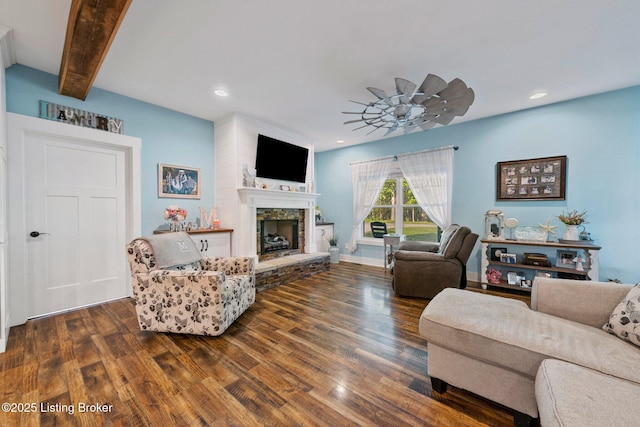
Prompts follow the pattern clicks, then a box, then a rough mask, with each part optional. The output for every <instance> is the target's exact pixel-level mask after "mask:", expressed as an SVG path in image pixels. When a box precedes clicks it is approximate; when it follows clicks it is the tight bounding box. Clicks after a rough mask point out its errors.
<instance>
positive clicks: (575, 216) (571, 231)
mask: <svg viewBox="0 0 640 427" xmlns="http://www.w3.org/2000/svg"><path fill="white" fill-rule="evenodd" d="M558 219H559V220H560V221H561V222H562V223H563V224H564V225H565V226H566V229H565V232H564V236H563V239H564V240H573V241H576V240H578V226H579V225H582V224H586V223H587V211H582V212H578V211H577V210H573V211H571V212H567V213H566V214H565V213H564V212H562V214H560V215H558Z"/></svg>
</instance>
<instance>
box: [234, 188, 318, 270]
mask: <svg viewBox="0 0 640 427" xmlns="http://www.w3.org/2000/svg"><path fill="white" fill-rule="evenodd" d="M238 194H239V195H240V210H239V214H240V215H239V218H238V220H239V223H240V224H246V226H242V227H238V229H237V233H238V236H237V237H238V240H237V244H238V253H241V254H243V255H251V256H255V257H256V258H257V259H258V261H266V260H269V259H273V258H279V257H284V256H288V255H294V254H302V253H305V254H311V253H314V252H316V251H317V249H316V245H315V199H316V197H317V194H313V193H304V192H298V191H284V190H282V191H281V190H268V189H259V188H240V189H238ZM294 228H295V229H296V231H295V232H294V231H293V230H294ZM235 232H236V231H234V233H235ZM265 234H266V236H267V238H268V237H269V235H270V234H271V235H272V236H271V237H272V239H271V243H272V244H271V245H270V246H269V250H267V251H265V250H264V249H265V248H264V246H265V244H264V240H265V237H263V236H264V235H265ZM284 240H286V241H287V242H286V243H287V244H288V245H289V247H286V245H285V244H284Z"/></svg>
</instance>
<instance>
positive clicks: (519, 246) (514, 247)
mask: <svg viewBox="0 0 640 427" xmlns="http://www.w3.org/2000/svg"><path fill="white" fill-rule="evenodd" d="M481 242H482V262H481V274H482V277H481V283H482V284H483V285H488V286H496V287H501V288H509V289H519V290H522V291H526V292H531V288H530V287H522V286H520V285H516V284H509V283H508V281H507V280H506V277H507V272H508V271H510V270H524V271H528V272H529V275H530V279H529V280H533V278H534V277H535V275H537V274H538V273H539V272H544V273H548V274H550V275H552V276H555V277H557V276H558V275H560V276H574V277H576V278H579V279H582V280H595V281H597V280H599V274H600V271H599V269H600V266H599V262H598V258H599V254H600V249H601V247H600V246H596V245H592V244H589V243H583V241H577V242H575V243H559V242H534V241H525V240H506V239H500V240H494V239H482V240H481ZM492 248H493V249H495V248H505V249H506V250H507V253H511V254H515V255H516V259H515V262H502V261H499V260H496V259H491V249H492ZM526 248H529V249H530V250H529V251H530V252H544V251H545V250H546V251H547V252H548V251H549V250H555V251H556V253H557V251H558V250H571V251H575V252H576V253H577V255H579V256H580V255H582V258H583V259H584V267H583V270H578V269H576V268H571V267H565V266H558V265H557V264H558V263H557V262H554V258H552V257H548V259H549V261H551V266H550V267H548V266H541V265H529V264H523V263H522V258H523V256H524V252H529V251H526V250H525V249H526ZM580 252H582V253H580ZM555 255H556V254H554V256H555ZM490 267H493V268H495V269H496V270H499V271H500V272H502V280H501V281H500V283H489V281H488V280H487V276H486V273H487V270H488V269H489V268H490Z"/></svg>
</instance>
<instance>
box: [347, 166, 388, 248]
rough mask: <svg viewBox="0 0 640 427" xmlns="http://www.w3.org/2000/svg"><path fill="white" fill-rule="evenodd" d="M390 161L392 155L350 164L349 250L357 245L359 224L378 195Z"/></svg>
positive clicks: (369, 210) (371, 207)
mask: <svg viewBox="0 0 640 427" xmlns="http://www.w3.org/2000/svg"><path fill="white" fill-rule="evenodd" d="M392 161H393V158H392V157H387V158H382V159H376V160H369V161H364V162H358V163H352V164H351V183H352V185H353V230H352V232H351V240H350V241H349V250H350V251H351V252H354V251H355V250H356V248H357V247H358V237H360V226H361V224H362V222H363V221H364V220H365V218H366V217H367V216H368V215H369V212H371V209H373V205H374V203H375V202H376V200H377V199H378V196H380V192H381V191H382V187H383V186H384V182H385V181H386V179H387V175H389V166H390V165H391V162H392Z"/></svg>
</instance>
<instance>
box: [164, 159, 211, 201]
mask: <svg viewBox="0 0 640 427" xmlns="http://www.w3.org/2000/svg"><path fill="white" fill-rule="evenodd" d="M200 186H201V182H200V169H198V168H190V167H187V166H176V165H167V164H165V163H158V197H171V198H176V199H199V198H200Z"/></svg>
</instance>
